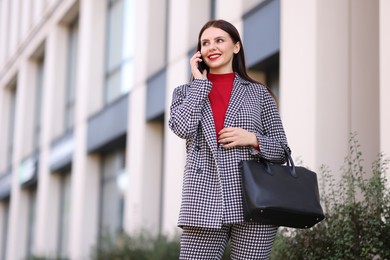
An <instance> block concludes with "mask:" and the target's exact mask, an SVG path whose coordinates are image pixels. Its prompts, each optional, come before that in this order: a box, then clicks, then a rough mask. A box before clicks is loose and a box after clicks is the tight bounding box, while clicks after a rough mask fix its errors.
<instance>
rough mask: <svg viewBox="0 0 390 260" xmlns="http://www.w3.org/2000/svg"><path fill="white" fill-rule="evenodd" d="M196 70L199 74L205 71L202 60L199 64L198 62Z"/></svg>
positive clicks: (205, 67) (204, 64)
mask: <svg viewBox="0 0 390 260" xmlns="http://www.w3.org/2000/svg"><path fill="white" fill-rule="evenodd" d="M198 70H199V71H200V73H203V71H204V70H207V66H206V63H204V61H203V60H202V61H201V62H198Z"/></svg>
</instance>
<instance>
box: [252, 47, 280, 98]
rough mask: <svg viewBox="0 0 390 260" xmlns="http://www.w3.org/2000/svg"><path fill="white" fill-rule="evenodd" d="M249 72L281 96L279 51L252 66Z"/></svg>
mask: <svg viewBox="0 0 390 260" xmlns="http://www.w3.org/2000/svg"><path fill="white" fill-rule="evenodd" d="M248 72H249V75H250V76H251V77H252V78H253V79H255V80H257V81H259V82H261V83H263V84H265V85H267V86H268V87H269V88H270V89H271V90H272V92H273V93H274V94H275V96H276V97H277V98H279V53H276V54H274V55H272V56H271V57H269V58H267V59H265V60H263V61H261V62H259V63H257V64H255V65H254V66H252V67H250V68H249V71H248Z"/></svg>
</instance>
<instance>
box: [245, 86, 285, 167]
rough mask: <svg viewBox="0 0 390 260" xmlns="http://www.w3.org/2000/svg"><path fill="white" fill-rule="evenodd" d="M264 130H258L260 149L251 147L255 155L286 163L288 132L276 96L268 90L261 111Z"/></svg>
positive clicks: (264, 94)
mask: <svg viewBox="0 0 390 260" xmlns="http://www.w3.org/2000/svg"><path fill="white" fill-rule="evenodd" d="M261 124H262V127H261V129H262V131H261V132H256V133H255V134H256V137H257V141H258V142H259V148H260V150H256V149H255V148H253V149H251V153H252V154H253V155H258V156H261V157H263V158H264V159H266V160H270V161H275V162H281V163H285V161H286V156H285V154H284V149H283V146H284V147H287V149H288V151H289V152H291V151H290V148H289V147H288V143H287V138H286V134H285V132H284V128H283V124H282V121H281V119H280V115H279V111H278V109H277V106H276V102H275V100H274V98H273V97H272V96H271V95H270V94H269V92H268V91H267V90H266V91H264V92H263V96H262V111H261Z"/></svg>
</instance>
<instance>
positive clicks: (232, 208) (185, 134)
mask: <svg viewBox="0 0 390 260" xmlns="http://www.w3.org/2000/svg"><path fill="white" fill-rule="evenodd" d="M211 87H212V84H211V82H210V81H208V80H206V79H195V80H193V81H192V82H191V83H190V84H185V85H181V86H179V87H177V88H176V89H175V90H174V92H173V99H172V104H171V110H170V119H169V127H170V128H171V129H172V131H173V132H174V133H175V134H176V135H178V136H179V137H181V138H184V139H185V140H186V150H187V159H186V165H185V169H184V177H183V192H182V202H181V209H180V215H179V222H178V225H179V226H193V227H204V228H221V227H222V226H223V225H226V224H235V223H242V222H244V219H243V207H242V198H241V190H242V187H241V180H240V169H239V162H240V161H241V160H250V159H259V158H260V157H263V158H265V159H268V160H273V161H280V162H284V161H285V156H284V150H283V149H282V146H281V145H286V146H287V140H286V136H285V133H284V129H283V126H282V122H281V119H280V116H279V112H278V110H277V107H276V103H275V101H274V99H273V98H272V96H271V95H270V94H269V92H268V90H267V89H266V88H265V87H264V86H262V85H260V84H257V83H252V82H249V81H246V80H244V79H242V78H241V77H240V76H239V75H238V74H236V75H235V79H234V83H233V89H232V94H231V98H230V101H229V106H228V109H227V112H226V116H225V122H224V127H240V128H243V129H245V130H247V131H250V132H253V133H255V134H256V136H257V139H258V142H259V144H260V151H258V150H256V149H254V148H253V147H249V146H248V147H235V148H230V149H226V148H224V147H223V145H220V144H218V142H217V136H216V131H215V127H214V121H213V115H212V110H211V107H210V102H209V99H208V94H209V92H210V90H211Z"/></svg>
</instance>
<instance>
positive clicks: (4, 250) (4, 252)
mask: <svg viewBox="0 0 390 260" xmlns="http://www.w3.org/2000/svg"><path fill="white" fill-rule="evenodd" d="M1 203H2V204H3V205H2V207H3V212H2V213H3V223H2V225H3V226H2V231H3V233H2V234H1V237H2V239H1V255H0V256H1V259H6V256H7V236H8V221H9V219H8V218H9V209H10V207H9V205H10V204H9V198H7V199H5V200H3V201H2V202H1Z"/></svg>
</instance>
